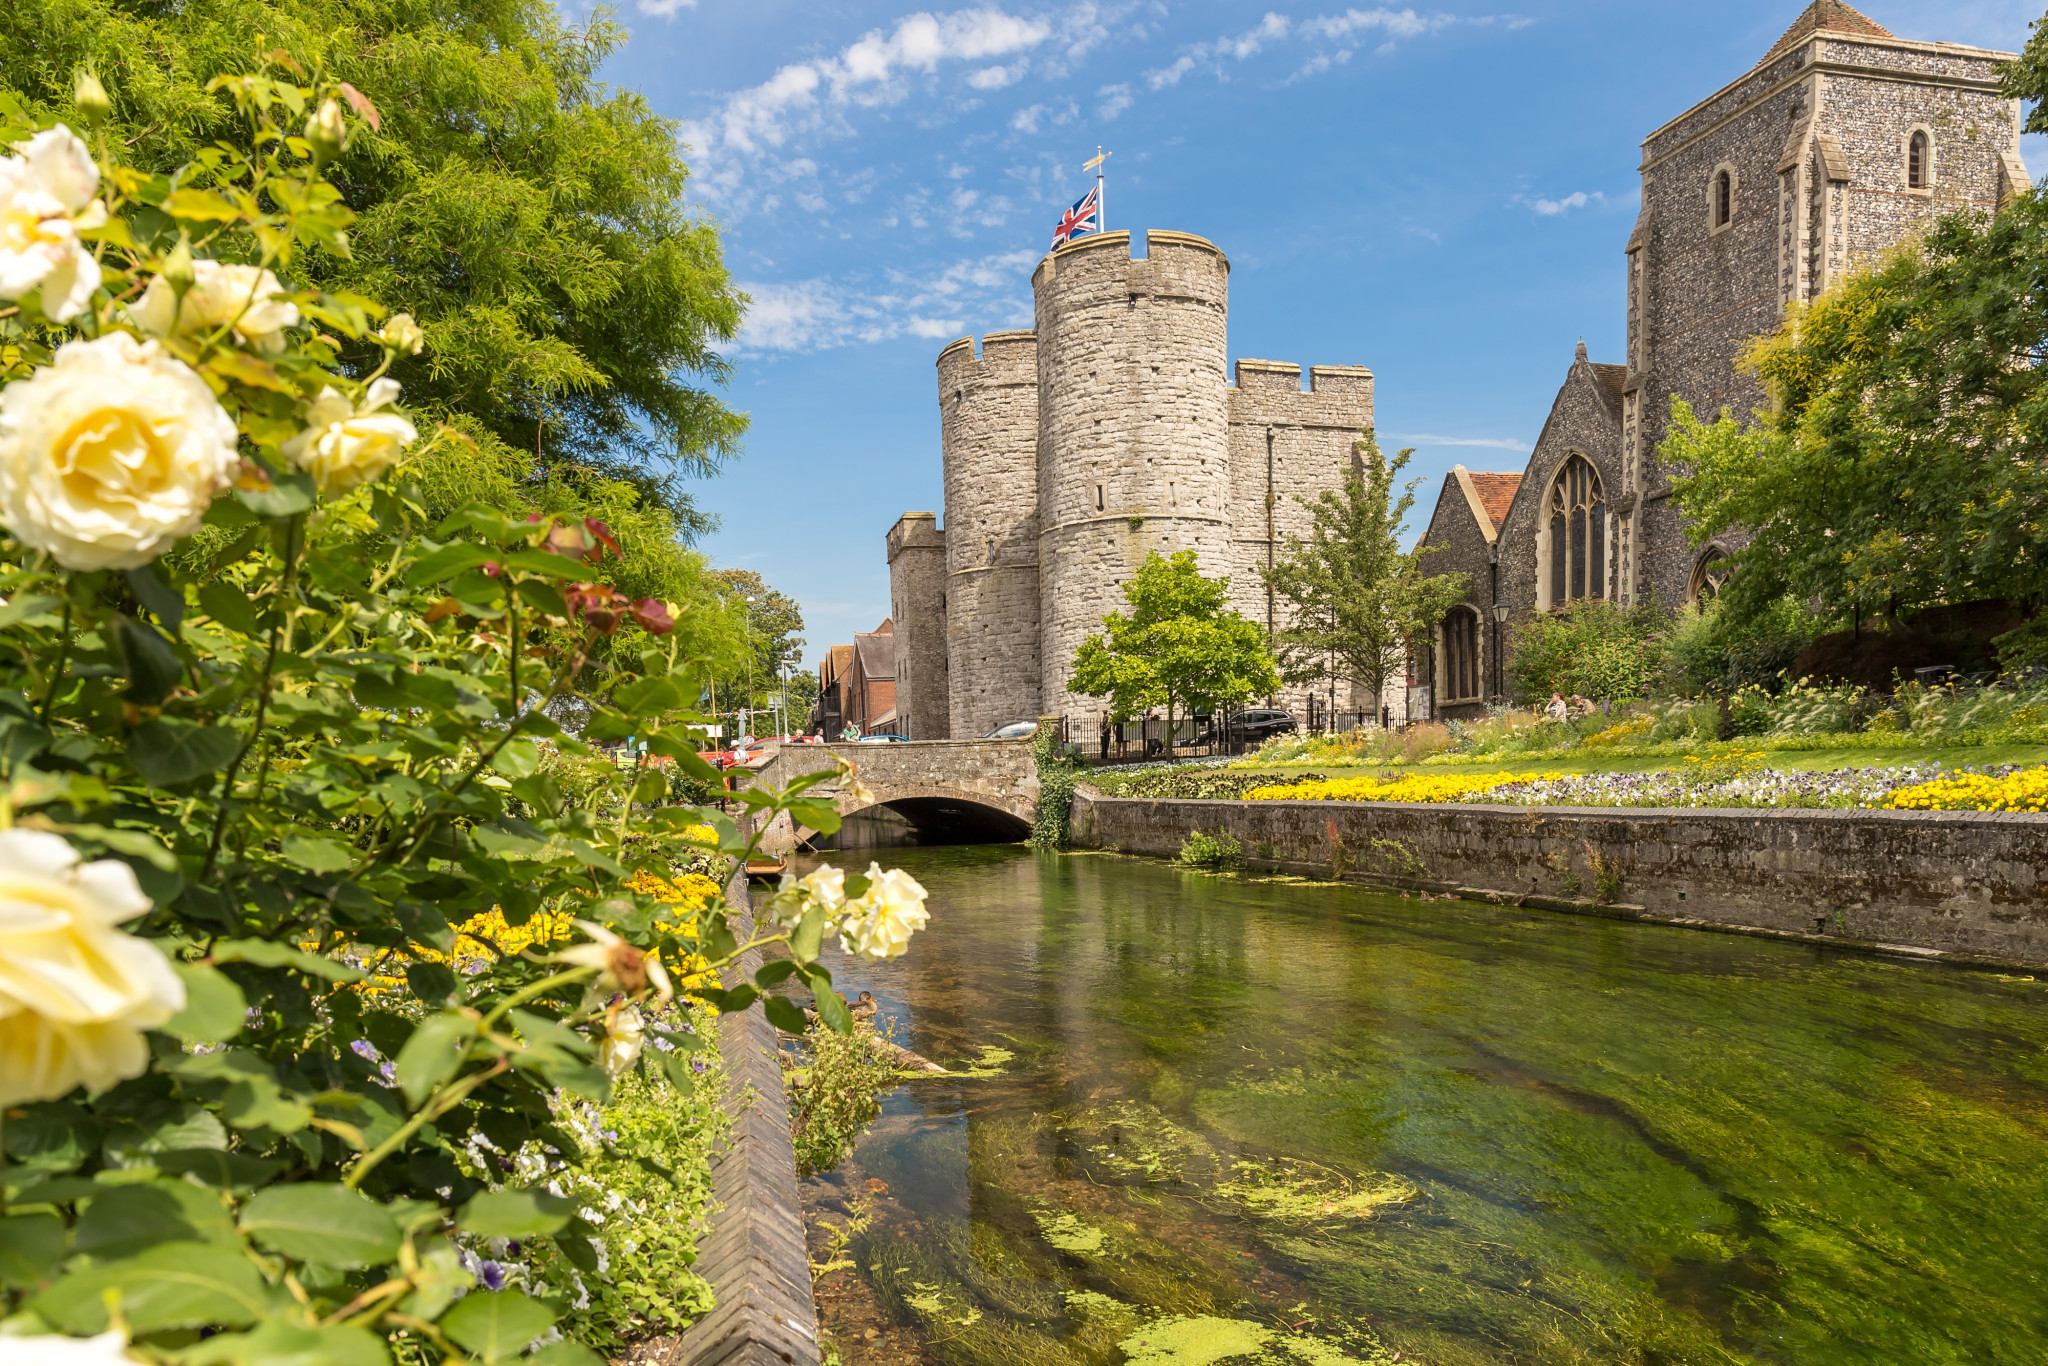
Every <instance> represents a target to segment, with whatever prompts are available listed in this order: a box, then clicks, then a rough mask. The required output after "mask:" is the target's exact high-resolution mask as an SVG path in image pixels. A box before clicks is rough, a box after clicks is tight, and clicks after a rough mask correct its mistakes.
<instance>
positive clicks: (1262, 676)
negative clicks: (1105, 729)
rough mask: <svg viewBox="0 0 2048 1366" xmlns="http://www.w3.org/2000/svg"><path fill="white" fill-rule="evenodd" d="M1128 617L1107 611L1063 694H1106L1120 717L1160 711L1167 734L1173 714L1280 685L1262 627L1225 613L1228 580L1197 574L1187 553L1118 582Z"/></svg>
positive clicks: (1154, 560) (1152, 560) (1214, 708)
mask: <svg viewBox="0 0 2048 1366" xmlns="http://www.w3.org/2000/svg"><path fill="white" fill-rule="evenodd" d="M1124 601H1125V602H1126V603H1128V604H1129V606H1130V611H1129V612H1111V613H1110V614H1109V615H1108V616H1106V617H1104V618H1103V619H1102V626H1103V629H1102V631H1101V632H1100V633H1098V634H1095V635H1091V636H1089V637H1088V638H1087V639H1086V640H1084V641H1082V642H1081V648H1080V649H1079V650H1078V651H1077V652H1076V653H1075V655H1074V676H1073V678H1072V679H1070V680H1069V681H1068V683H1067V691H1068V692H1071V693H1076V694H1079V695H1081V696H1084V697H1106V698H1108V699H1109V702H1110V710H1111V712H1112V713H1113V714H1114V715H1116V716H1118V717H1120V718H1123V719H1129V718H1130V717H1133V716H1136V715H1137V714H1138V713H1139V712H1141V711H1143V710H1144V709H1145V708H1147V707H1155V706H1162V705H1163V706H1164V707H1165V708H1166V733H1167V734H1168V735H1169V736H1171V735H1172V734H1173V724H1174V718H1175V716H1176V715H1177V714H1178V713H1180V712H1186V711H1193V712H1196V713H1200V712H1203V711H1208V712H1218V711H1222V710H1224V709H1227V708H1229V707H1231V706H1235V705H1237V704H1239V703H1242V702H1244V701H1245V700H1247V699H1249V698H1253V697H1259V696H1262V695H1264V694H1266V693H1269V692H1272V691H1273V690H1274V689H1275V688H1277V687H1278V686H1279V684H1280V679H1279V676H1278V675H1277V674H1276V673H1275V672H1274V669H1273V657H1272V655H1271V654H1270V653H1268V652H1267V649H1266V640H1265V636H1266V633H1265V630H1264V629H1263V628H1262V627H1260V626H1259V625H1258V623H1256V622H1254V621H1252V620H1250V619H1249V618H1247V617H1245V616H1243V615H1241V614H1240V613H1237V612H1233V611H1231V610H1230V606H1229V603H1230V579H1229V577H1228V576H1225V577H1223V578H1216V579H1210V578H1204V577H1203V576H1202V571H1201V569H1200V567H1199V566H1198V565H1197V564H1196V563H1195V552H1194V551H1192V550H1183V551H1179V552H1177V553H1176V554H1174V555H1172V556H1171V557H1168V556H1162V555H1161V554H1159V552H1157V551H1154V552H1153V553H1152V554H1150V555H1147V556H1146V557H1145V563H1144V564H1142V565H1140V566H1139V567H1138V572H1137V573H1136V574H1134V575H1132V576H1131V578H1130V581H1129V582H1127V583H1126V584H1124Z"/></svg>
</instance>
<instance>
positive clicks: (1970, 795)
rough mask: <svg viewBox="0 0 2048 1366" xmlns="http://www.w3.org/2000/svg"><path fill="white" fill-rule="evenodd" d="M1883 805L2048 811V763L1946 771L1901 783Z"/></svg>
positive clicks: (1907, 808) (1906, 808)
mask: <svg viewBox="0 0 2048 1366" xmlns="http://www.w3.org/2000/svg"><path fill="white" fill-rule="evenodd" d="M1884 805H1886V806H1889V807H1891V808H1893V809H1894V810H1900V811H2048V765H2043V766H2041V767H2039V768H2027V769H2010V770H2005V771H2001V772H1992V773H1956V774H1950V775H1945V776H1943V777H1940V778H1935V779H1932V780H1930V781H1928V782H1922V783H1913V784H1910V785H1908V786H1904V787H1900V788H1899V789H1897V790H1896V791H1894V792H1893V793H1892V794H1891V797H1890V799H1889V800H1888V801H1886V802H1885V803H1884Z"/></svg>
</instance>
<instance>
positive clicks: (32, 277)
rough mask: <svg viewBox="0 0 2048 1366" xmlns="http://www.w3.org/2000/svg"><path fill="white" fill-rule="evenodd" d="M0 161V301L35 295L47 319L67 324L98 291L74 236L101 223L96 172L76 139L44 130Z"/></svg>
mask: <svg viewBox="0 0 2048 1366" xmlns="http://www.w3.org/2000/svg"><path fill="white" fill-rule="evenodd" d="M14 148H15V150H16V151H17V152H19V153H20V155H19V156H11V157H7V158H5V159H4V160H0V299H19V298H23V297H24V296H26V295H28V294H32V293H34V292H35V291H36V290H38V289H40V290H41V291H42V306H43V314H44V316H45V317H48V318H51V319H53V320H54V321H57V322H60V323H61V322H68V321H70V320H71V319H72V318H75V317H77V316H78V315H79V314H80V313H83V312H84V311H85V308H86V305H87V304H89V303H91V302H92V294H93V291H94V290H96V289H98V288H99V287H100V267H99V262H97V261H95V260H93V257H92V253H91V252H90V251H88V250H86V246H85V243H83V242H81V241H80V240H79V238H78V234H79V232H80V230H81V229H87V228H97V227H99V226H100V225H101V224H103V223H105V222H106V221H107V206H106V205H105V204H103V203H101V202H100V200H99V199H98V197H97V196H98V192H99V187H100V168H99V167H98V166H96V165H94V164H93V159H92V153H91V151H89V150H88V149H87V148H86V145H85V143H83V142H82V141H80V140H79V137H78V134H76V133H74V132H72V131H71V130H70V129H69V128H64V127H61V126H60V127H57V128H46V129H44V130H43V131H42V132H40V133H37V134H36V135H35V136H34V137H32V138H30V139H29V140H28V141H27V142H17V143H15V144H14Z"/></svg>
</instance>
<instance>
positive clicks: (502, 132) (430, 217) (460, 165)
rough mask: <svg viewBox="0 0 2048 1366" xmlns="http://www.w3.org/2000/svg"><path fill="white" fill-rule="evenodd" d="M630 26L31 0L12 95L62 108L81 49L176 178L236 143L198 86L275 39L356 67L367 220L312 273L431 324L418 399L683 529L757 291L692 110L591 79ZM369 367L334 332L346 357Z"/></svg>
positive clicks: (409, 393)
mask: <svg viewBox="0 0 2048 1366" xmlns="http://www.w3.org/2000/svg"><path fill="white" fill-rule="evenodd" d="M624 36H625V35H624V31H623V30H622V29H621V28H619V27H618V26H617V25H616V24H613V23H611V22H609V21H608V20H605V19H603V18H599V19H597V20H594V21H592V22H590V23H588V24H586V25H583V26H580V27H579V26H572V25H570V24H569V23H567V22H566V21H565V20H564V19H563V18H562V15H561V13H560V12H559V11H558V10H557V9H556V8H555V7H554V6H552V5H550V4H548V3H546V0H434V2H433V3H426V2H425V0H181V2H180V3H177V4H170V3H162V2H161V0H141V2H140V3H134V2H132V0H18V3H15V4H10V5H7V6H4V7H0V88H5V89H8V90H11V91H12V92H14V93H15V94H16V95H18V96H19V97H20V98H21V99H23V100H24V101H25V102H26V103H27V104H28V105H29V106H30V107H32V108H34V109H36V110H38V111H46V112H61V111H63V110H65V109H66V108H68V105H69V99H70V92H71V86H72V75H73V72H74V70H75V69H77V68H79V67H81V66H84V67H89V68H91V69H93V70H95V71H96V72H97V73H98V75H99V77H100V79H101V81H102V82H103V84H104V85H105V86H106V88H107V90H108V92H109V94H110V95H111V97H112V100H113V121H112V124H111V126H110V133H111V135H112V136H113V137H114V138H116V139H117V140H118V141H119V142H121V143H123V144H126V145H127V146H128V148H129V152H128V155H129V157H130V159H131V161H132V162H133V163H134V164H137V165H141V166H145V167H150V168H154V169H159V170H164V171H168V170H171V169H173V168H175V167H177V166H179V165H181V164H183V163H184V162H186V161H187V160H189V159H190V158H191V157H192V156H193V155H194V154H195V153H196V152H197V151H198V150H199V149H200V148H202V147H204V146H207V145H208V144H210V143H212V142H214V141H215V140H219V139H225V140H228V141H234V140H235V139H237V138H239V137H241V136H242V134H243V125H242V124H239V123H237V122H236V121H235V119H234V118H233V117H232V106H231V104H230V102H229V101H228V100H227V98H226V97H225V95H224V93H222V92H218V91H216V92H209V91H208V90H207V89H206V85H207V82H208V81H209V80H210V79H211V78H213V77H214V76H215V75H217V74H219V73H222V72H230V73H232V72H237V71H248V70H251V69H252V68H253V67H254V66H255V65H256V64H257V62H258V61H259V60H260V58H259V39H260V47H261V49H262V50H268V51H271V52H274V53H279V54H282V58H283V59H285V60H289V61H291V62H293V63H296V64H297V65H298V67H299V68H301V69H303V70H306V71H320V72H323V73H324V74H325V75H327V76H328V77H330V78H334V79H338V80H343V81H347V82H349V83H350V84H351V85H352V86H353V87H355V88H356V89H357V90H359V91H360V92H361V93H362V94H363V95H364V96H366V97H367V98H368V100H369V101H371V102H372V103H373V104H374V107H375V109H376V111H377V112H378V115H379V119H378V121H377V123H378V126H377V127H375V128H374V129H373V128H369V127H367V126H365V127H362V128H359V129H358V131H357V134H356V136H355V137H354V138H353V139H352V141H351V144H350V146H349V149H348V151H347V153H346V154H345V155H344V156H343V157H342V158H341V159H340V160H339V161H338V162H337V163H335V165H334V166H333V167H332V168H331V170H330V175H331V177H332V179H333V181H334V183H335V184H336V186H337V187H338V188H339V189H340V191H341V193H342V196H343V199H344V202H346V203H347V205H348V206H349V207H350V208H352V209H353V210H355V212H356V214H357V215H358V218H357V221H356V224H355V226H354V228H353V229H352V233H351V247H352V251H351V256H350V258H349V259H347V260H336V261H330V262H327V263H325V264H323V265H319V266H312V265H309V267H308V269H307V271H306V274H307V276H308V277H309V278H307V279H305V280H303V281H302V283H309V284H314V285H318V286H320V287H323V288H327V289H330V290H348V291H351V292H355V293H360V294H365V295H370V296H374V297H376V298H378V299H380V300H382V301H383V302H384V303H385V304H386V305H387V306H388V307H391V308H393V309H403V310H407V311H410V312H411V313H412V314H413V315H414V316H415V317H417V318H418V319H419V320H420V321H421V322H422V323H423V324H424V325H425V328H426V337H427V346H426V350H425V351H424V353H423V354H421V355H419V356H417V357H412V358H408V359H406V360H404V361H402V362H401V363H400V364H399V365H398V366H397V367H396V369H395V370H394V374H395V376H396V377H397V378H398V379H400V380H401V381H403V383H404V385H405V391H406V400H407V402H408V404H409V405H411V406H412V407H413V408H414V409H415V410H416V411H421V412H424V413H426V414H429V415H431V416H434V417H439V418H442V419H444V420H447V421H450V422H452V423H455V424H456V425H459V426H460V427H462V428H463V429H464V430H466V431H467V432H469V433H470V434H471V435H472V436H473V437H475V438H476V439H477V440H478V442H479V444H480V445H481V446H484V447H486V448H490V447H502V448H503V449H502V451H495V450H489V449H487V451H486V454H487V455H488V456H490V457H491V458H493V459H495V460H497V461H499V462H500V463H505V462H506V461H507V460H508V458H510V457H512V456H514V455H516V456H517V458H518V460H519V463H520V466H521V468H520V469H519V478H520V480H521V481H522V482H526V483H535V482H544V481H546V480H549V479H556V480H560V481H564V482H568V483H571V484H574V483H576V482H579V481H587V480H590V479H593V478H602V479H612V480H623V481H625V482H628V483H630V484H633V485H634V486H635V487H636V488H638V489H639V490H640V491H641V493H642V495H643V497H645V498H646V499H647V500H648V501H650V502H653V503H657V504H660V505H662V506H664V507H666V508H667V510H668V512H669V515H670V518H671V520H672V521H673V523H674V526H675V530H676V531H677V532H678V533H679V534H682V535H684V536H690V535H693V534H695V533H696V532H697V531H700V530H702V529H703V528H704V526H705V525H706V523H705V519H704V518H703V517H702V516H701V514H699V513H698V512H697V511H696V510H695V509H694V507H693V506H692V505H691V503H690V501H689V499H688V498H687V496H686V495H685V494H684V492H683V491H682V490H681V488H679V487H678V486H677V484H676V483H675V476H676V475H678V474H704V473H709V472H711V471H712V470H714V469H715V468H717V466H718V464H719V463H720V462H721V461H722V460H724V459H726V458H727V457H729V456H730V455H732V454H733V453H734V451H735V450H736V447H737V442H738V440H739V438H740V435H741V434H742V433H743V432H744V431H745V428H746V419H745V417H744V416H743V415H741V414H739V413H736V412H733V411H732V410H731V409H729V408H728V407H727V406H726V405H725V404H724V402H723V401H722V400H721V399H720V398H719V397H718V395H717V393H716V389H717V386H718V385H719V384H721V383H722V382H723V381H724V380H725V379H726V378H727V377H728V375H729V367H728V363H727V361H726V360H725V359H724V357H723V356H722V355H721V354H720V353H719V350H718V348H719V347H720V346H721V345H723V344H724V343H726V342H729V341H730V340H731V339H732V338H733V337H734V335H735V334H736V333H737V331H738V328H739V322H740V314H741V308H742V306H743V304H744V302H745V300H744V297H743V296H742V295H741V294H739V293H738V292H737V291H736V290H735V288H734V287H733V284H732V281H731V278H730V276H729V275H728V274H727V271H726V268H725V264H724V260H723V257H722V254H721V249H720V245H719V239H718V234H717V231H716V228H715V226H714V225H713V224H712V223H710V222H708V221H706V220H703V219H700V218H697V217H695V216H693V215H691V214H690V213H689V212H688V211H687V210H686V209H685V207H684V205H683V191H684V186H685V184H686V181H687V176H688V171H687V168H686V166H685V164H684V162H683V160H682V157H681V152H680V149H679V146H678V143H677V140H676V133H677V130H676V127H675V125H674V124H673V123H671V122H670V121H668V120H665V119H662V118H658V117H656V116H655V115H654V114H653V112H652V111H650V110H649V109H648V107H647V105H646V103H645V101H644V100H642V99H641V98H640V96H638V95H637V94H634V93H631V92H627V91H618V90H613V89H610V88H608V87H607V86H605V85H604V84H603V83H601V82H600V81H599V80H598V79H597V76H596V73H597V71H598V69H599V67H600V65H601V64H602V63H603V61H604V60H605V58H606V57H607V56H608V55H609V54H610V53H611V52H613V51H614V50H615V49H616V48H617V47H618V45H619V44H620V43H621V42H622V41H623V39H624ZM145 226H146V225H145ZM374 360H375V357H374V355H373V349H366V348H364V347H363V346H361V344H359V343H343V344H342V346H341V361H342V365H343V368H344V370H349V369H358V370H359V369H367V368H368V366H369V365H370V364H373V363H374ZM451 478H452V479H453V481H454V482H457V483H459V482H460V473H459V472H457V473H456V474H454V475H453V476H451ZM424 482H425V483H426V485H427V487H428V491H429V493H430V494H431V493H432V491H433V486H434V483H435V481H434V479H433V478H431V477H429V478H427V479H426V480H425V481H424Z"/></svg>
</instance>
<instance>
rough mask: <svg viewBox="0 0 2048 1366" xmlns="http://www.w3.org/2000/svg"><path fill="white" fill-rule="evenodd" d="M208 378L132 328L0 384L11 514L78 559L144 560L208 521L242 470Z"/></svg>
mask: <svg viewBox="0 0 2048 1366" xmlns="http://www.w3.org/2000/svg"><path fill="white" fill-rule="evenodd" d="M237 458H238V457H237V456H236V454H235V424H234V422H233V420H231V419H230V418H229V417H228V415H227V413H226V412H225V411H223V410H222V408H221V406H220V403H219V401H218V400H216V399H215V398H214V396H213V391H212V390H211V389H209V388H207V387H206V382H205V381H204V380H202V379H200V378H199V376H198V375H196V374H194V373H193V371H192V370H191V368H190V367H188V366H186V365H185V364H184V363H182V362H180V361H177V360H174V359H172V358H171V357H170V356H168V355H166V354H164V351H163V349H162V348H161V347H159V346H158V345H157V344H156V343H155V342H153V341H152V342H139V341H137V340H136V339H135V338H133V337H131V336H129V335H128V334H127V333H125V332H110V333H108V334H107V335H106V336H104V337H100V338H98V339H96V340H94V341H75V342H67V343H66V344H65V345H64V346H63V347H61V348H59V350H58V352H57V358H56V360H55V362H54V363H52V364H51V365H49V366H48V367H46V368H45V369H41V370H38V371H36V372H35V373H34V374H33V375H31V376H29V377H28V378H27V379H25V380H21V381H19V382H18V383H15V384H10V385H8V386H7V387H6V388H5V389H0V521H4V522H5V523H6V524H7V528H8V530H10V531H12V532H13V533H14V534H15V535H16V536H17V537H18V538H20V539H21V540H22V541H23V542H24V543H25V544H27V545H31V546H34V547H35V548H36V549H38V550H47V551H48V552H50V554H52V555H54V556H56V557H57V562H58V563H59V564H61V565H63V566H64V567H65V568H67V569H134V568H136V567H138V566H140V565H145V564H148V563H149V562H150V561H151V560H154V559H155V558H156V557H157V556H158V555H161V554H162V553H163V552H164V551H165V550H167V549H169V548H170V546H171V544H172V543H173V542H174V541H176V540H178V539H179V538H180V537H182V536H189V535H191V534H192V533H193V532H195V531H197V530H198V529H199V519H200V518H202V517H204V516H205V515H206V507H207V504H209V503H211V502H212V501H213V495H214V494H215V493H216V492H217V491H219V489H220V488H221V486H222V485H224V484H225V483H226V482H227V480H228V476H229V472H230V471H231V470H233V468H234V466H235V462H236V460H237Z"/></svg>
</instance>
